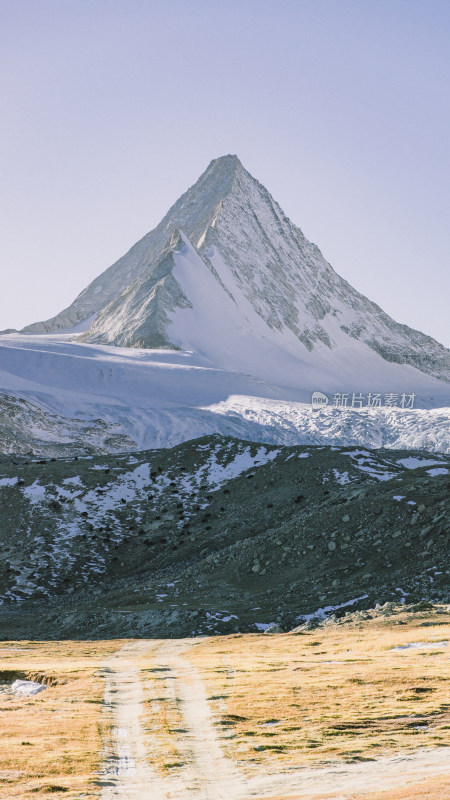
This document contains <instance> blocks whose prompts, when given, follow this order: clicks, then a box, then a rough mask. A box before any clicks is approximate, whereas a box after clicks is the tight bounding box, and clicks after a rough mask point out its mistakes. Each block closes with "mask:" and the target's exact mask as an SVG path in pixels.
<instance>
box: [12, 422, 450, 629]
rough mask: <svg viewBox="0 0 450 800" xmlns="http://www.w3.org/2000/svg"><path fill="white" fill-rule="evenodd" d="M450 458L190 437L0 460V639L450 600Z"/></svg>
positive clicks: (225, 623) (286, 622)
mask: <svg viewBox="0 0 450 800" xmlns="http://www.w3.org/2000/svg"><path fill="white" fill-rule="evenodd" d="M449 475H450V469H449V459H448V458H447V457H444V456H432V457H430V456H429V454H426V453H421V452H411V451H410V452H402V451H386V450H377V451H370V450H362V449H358V448H347V449H343V448H334V447H312V446H311V447H283V446H274V445H261V444H252V443H249V442H243V441H241V440H237V439H232V438H226V437H219V436H213V437H204V438H202V439H198V440H196V441H195V442H187V443H184V444H181V445H179V446H177V447H176V448H173V449H170V450H157V451H145V452H139V453H136V454H134V455H130V454H128V455H126V454H122V455H116V456H103V457H101V458H100V457H95V456H88V457H84V458H75V459H52V460H49V461H46V460H41V461H36V460H33V461H30V460H27V459H24V458H23V457H18V456H11V457H6V456H3V457H2V459H1V461H0V503H1V506H0V513H1V517H2V526H1V530H0V546H1V550H2V560H1V565H0V594H1V597H2V605H1V606H0V635H1V636H3V637H6V638H19V637H20V636H25V637H27V636H32V637H33V638H36V637H37V636H39V637H50V638H83V637H90V636H100V637H102V638H105V637H108V636H163V637H167V636H185V635H191V634H194V633H196V634H199V633H213V632H224V633H226V632H232V631H252V630H259V629H263V628H264V627H265V626H266V625H268V624H269V623H271V622H276V623H278V624H280V625H281V627H283V628H289V627H291V628H292V627H294V626H295V625H297V624H300V623H301V622H302V621H305V620H307V619H308V617H310V616H326V615H327V614H329V613H332V612H334V613H335V614H337V615H338V616H339V615H340V614H341V613H342V614H343V613H345V611H354V610H355V609H364V608H370V607H373V606H374V605H375V604H376V603H377V602H378V603H384V602H387V601H396V602H398V601H399V600H401V599H404V598H406V600H407V602H414V601H417V600H419V599H420V598H423V597H425V598H429V599H430V598H431V599H435V600H439V601H441V602H442V601H443V602H449V601H450V594H449V592H450V584H449V572H448V563H447V553H448V534H449V529H448V520H449V518H450V514H449V511H450V508H449V500H448V498H449V494H448V481H449Z"/></svg>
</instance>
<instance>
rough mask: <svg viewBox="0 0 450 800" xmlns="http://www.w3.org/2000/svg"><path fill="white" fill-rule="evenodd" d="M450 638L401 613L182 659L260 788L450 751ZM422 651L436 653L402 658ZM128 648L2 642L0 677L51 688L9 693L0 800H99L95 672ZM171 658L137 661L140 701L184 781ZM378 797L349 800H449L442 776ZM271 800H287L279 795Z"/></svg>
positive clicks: (155, 739) (436, 623)
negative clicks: (390, 758) (413, 754)
mask: <svg viewBox="0 0 450 800" xmlns="http://www.w3.org/2000/svg"><path fill="white" fill-rule="evenodd" d="M398 623H400V624H398ZM449 639H450V614H449V613H442V614H435V613H431V612H430V613H424V614H422V615H416V616H415V617H408V615H407V614H406V613H403V612H399V613H398V614H397V615H395V616H394V617H391V618H375V619H372V620H367V621H365V622H363V623H356V622H355V623H353V622H352V623H349V624H345V625H339V626H337V625H335V626H330V627H327V628H324V629H319V630H317V631H312V632H308V633H303V634H300V635H295V634H280V635H273V636H262V635H233V636H221V637H212V638H205V639H201V640H194V641H191V642H188V641H187V642H186V643H185V645H186V649H185V650H184V649H183V648H184V644H182V649H183V659H185V660H186V661H188V662H189V663H190V664H191V665H193V666H194V667H195V668H196V669H197V670H198V671H199V674H200V676H201V678H202V679H203V681H204V684H205V687H206V693H207V696H208V701H209V705H210V708H211V711H212V717H213V721H214V726H215V730H216V731H217V734H218V736H219V739H220V742H221V745H222V747H223V750H224V752H225V754H226V755H227V756H228V757H229V758H230V759H232V760H233V761H234V762H235V763H236V764H237V765H238V767H239V768H240V770H241V772H242V774H243V775H247V776H249V778H251V776H252V775H257V774H262V773H266V774H269V773H274V772H278V771H283V770H285V769H290V768H295V769H297V768H301V767H320V766H321V765H324V764H329V763H330V762H335V761H336V760H337V761H343V762H358V761H359V762H361V761H363V762H364V761H366V760H372V759H377V758H378V757H380V756H384V755H390V754H392V753H397V752H399V751H403V752H405V753H406V752H410V751H413V750H416V749H419V748H430V747H431V748H433V747H437V746H442V747H444V746H449V745H450V702H449V701H450V697H449V680H450V659H449V657H448V656H449V651H450V648H449V647H447V648H445V647H443V646H440V645H439V644H438V642H439V641H442V640H444V641H445V640H447V641H448V640H449ZM417 641H421V642H428V643H430V644H431V645H432V646H431V647H428V648H425V649H405V650H393V649H392V648H394V647H396V646H398V645H405V644H407V643H410V642H417ZM122 645H123V642H122V641H120V642H119V641H108V642H54V643H42V642H18V643H13V642H11V643H7V642H5V643H1V644H0V670H3V671H4V673H6V672H7V671H9V672H10V673H12V672H14V671H16V672H18V673H22V674H26V675H27V677H30V678H32V677H35V678H37V679H41V678H43V679H44V680H45V681H47V682H49V683H50V684H51V686H49V688H48V689H47V690H46V691H45V692H42V693H40V694H38V695H36V696H34V697H29V698H20V697H16V696H12V695H9V694H0V720H1V725H0V800H32V798H37V800H44V798H46V797H48V796H50V795H51V796H52V797H55V798H64V797H65V798H70V800H75V798H80V800H81V798H83V800H94V798H97V797H98V794H99V787H98V784H97V774H98V769H99V764H100V760H101V758H102V749H103V748H102V743H103V742H104V740H105V738H108V725H109V724H110V719H109V718H108V716H107V715H106V714H105V713H100V712H101V709H102V703H101V701H102V696H103V691H104V680H103V676H102V672H101V670H99V668H100V667H101V666H102V665H103V664H104V662H105V659H107V657H108V656H109V655H110V654H111V653H113V652H115V651H117V650H118V649H119V648H120V647H121V646H122ZM164 648H165V644H164V643H163V642H160V643H157V642H155V643H154V646H150V647H149V649H148V652H146V651H145V648H144V649H143V650H142V651H141V652H140V654H139V655H138V656H133V663H134V664H135V666H136V667H139V668H140V669H141V678H142V682H143V687H144V699H145V701H151V702H145V703H144V707H145V714H144V718H143V720H142V723H143V727H144V730H145V733H146V736H147V750H148V754H149V756H148V757H149V759H151V761H152V764H153V766H156V767H157V769H158V770H159V771H160V773H161V774H163V775H171V774H172V775H174V774H175V773H177V769H176V767H177V766H179V767H180V770H182V769H183V758H184V757H185V756H186V751H185V752H184V753H183V725H184V724H185V722H186V720H183V709H182V705H180V702H179V698H178V697H177V688H176V686H177V679H176V668H175V673H171V670H170V669H169V668H168V667H167V666H166V667H164V664H165V663H166V662H165V660H164V658H165V656H164V652H165V650H164ZM169 661H170V659H169ZM196 674H197V673H196ZM174 675H175V680H174ZM0 682H1V679H0ZM174 768H175V769H174ZM370 789H371V787H370V786H368V787H367V793H366V794H354V795H349V798H350V797H353V800H444V798H447V797H448V796H450V791H449V783H448V782H445V780H443V779H442V778H440V779H436V780H431V779H428V780H427V781H425V782H423V783H421V784H417V785H414V786H410V787H409V788H408V789H405V790H402V789H398V790H396V791H391V792H388V791H384V792H382V791H380V792H375V791H373V787H372V791H370ZM325 796H326V795H325ZM325 796H324V795H323V794H322V795H320V797H321V798H324V797H325ZM273 800H283V798H282V797H281V794H280V797H277V798H276V797H274V798H273ZM303 800H306V798H303ZM309 800H317V798H314V795H311V798H310V799H309Z"/></svg>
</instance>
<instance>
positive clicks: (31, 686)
mask: <svg viewBox="0 0 450 800" xmlns="http://www.w3.org/2000/svg"><path fill="white" fill-rule="evenodd" d="M46 688H47V687H46V686H45V684H43V683H36V682H35V681H22V680H17V681H14V683H13V684H12V686H11V691H12V692H14V694H19V695H24V696H25V697H30V696H31V695H34V694H39V692H43V691H44V689H46Z"/></svg>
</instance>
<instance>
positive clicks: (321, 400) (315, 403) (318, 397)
mask: <svg viewBox="0 0 450 800" xmlns="http://www.w3.org/2000/svg"><path fill="white" fill-rule="evenodd" d="M328 402H329V398H328V396H327V395H326V394H324V393H323V392H313V393H312V395H311V403H312V407H313V408H322V406H326V405H328Z"/></svg>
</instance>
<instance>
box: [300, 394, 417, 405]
mask: <svg viewBox="0 0 450 800" xmlns="http://www.w3.org/2000/svg"><path fill="white" fill-rule="evenodd" d="M416 396H417V395H416V394H415V393H414V392H410V393H409V394H408V393H407V392H368V394H362V392H335V393H334V394H333V395H332V398H331V403H330V398H329V397H328V395H326V394H324V393H323V392H318V391H316V392H313V393H312V395H311V405H312V407H313V409H318V408H323V407H324V406H327V405H331V406H332V407H333V408H381V407H382V406H384V407H385V408H414V400H415V399H416Z"/></svg>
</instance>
